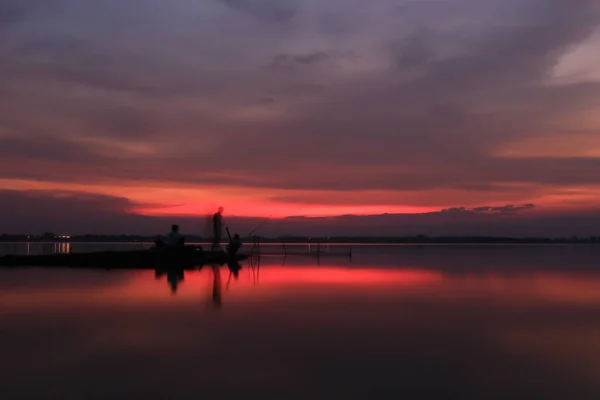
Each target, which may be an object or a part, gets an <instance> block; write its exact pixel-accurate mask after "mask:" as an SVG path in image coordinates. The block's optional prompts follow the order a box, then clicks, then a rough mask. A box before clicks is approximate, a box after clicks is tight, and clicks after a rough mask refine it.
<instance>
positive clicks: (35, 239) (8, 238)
mask: <svg viewBox="0 0 600 400" xmlns="http://www.w3.org/2000/svg"><path fill="white" fill-rule="evenodd" d="M156 239H157V236H135V235H76V236H59V235H51V234H46V235H43V236H34V235H0V243H64V242H68V243H90V244H91V243H115V244H116V243H140V244H152V243H154V241H155V240H156ZM186 240H187V242H188V243H199V244H206V243H209V242H210V239H209V238H204V237H199V236H193V235H188V236H186ZM259 240H260V243H262V244H282V243H285V244H287V245H309V244H314V245H318V244H329V245H331V244H335V245H400V244H600V236H591V237H570V238H512V237H494V236H431V237H430V236H425V235H418V236H402V237H362V236H356V237H344V236H339V237H335V236H331V237H310V238H308V237H297V236H281V237H278V238H263V237H260V238H259ZM223 241H226V238H223ZM243 241H244V242H245V243H252V241H253V238H251V237H247V238H243Z"/></svg>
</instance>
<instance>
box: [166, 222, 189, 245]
mask: <svg viewBox="0 0 600 400" xmlns="http://www.w3.org/2000/svg"><path fill="white" fill-rule="evenodd" d="M166 244H167V246H169V247H179V246H183V245H184V244H185V238H184V237H183V236H181V234H179V225H173V226H171V232H170V233H169V236H168V237H167V243H166Z"/></svg>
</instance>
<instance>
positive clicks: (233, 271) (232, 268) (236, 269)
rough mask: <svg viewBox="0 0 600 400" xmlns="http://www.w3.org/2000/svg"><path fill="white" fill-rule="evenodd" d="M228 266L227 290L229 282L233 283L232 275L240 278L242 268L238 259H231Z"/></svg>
mask: <svg viewBox="0 0 600 400" xmlns="http://www.w3.org/2000/svg"><path fill="white" fill-rule="evenodd" d="M227 268H229V279H228V280H227V290H229V284H230V283H231V277H232V276H233V279H235V280H236V281H237V280H238V279H239V278H240V270H241V269H242V266H241V265H240V263H238V262H237V261H236V260H229V262H228V263H227Z"/></svg>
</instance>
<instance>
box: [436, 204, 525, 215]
mask: <svg viewBox="0 0 600 400" xmlns="http://www.w3.org/2000/svg"><path fill="white" fill-rule="evenodd" d="M534 208H535V205H534V204H523V205H518V206H515V205H511V204H508V205H505V206H500V207H492V206H482V207H475V208H471V209H469V208H466V207H454V208H447V209H444V210H442V212H443V213H453V212H468V213H476V214H515V213H518V212H521V211H526V210H532V209H534Z"/></svg>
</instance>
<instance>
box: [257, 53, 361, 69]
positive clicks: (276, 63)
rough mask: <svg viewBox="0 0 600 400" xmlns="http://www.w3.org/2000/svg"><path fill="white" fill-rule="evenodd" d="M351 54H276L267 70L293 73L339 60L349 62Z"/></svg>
mask: <svg viewBox="0 0 600 400" xmlns="http://www.w3.org/2000/svg"><path fill="white" fill-rule="evenodd" d="M353 56H354V55H353V53H351V52H342V51H336V50H329V51H315V52H312V53H300V54H278V55H276V56H275V57H274V58H273V60H272V61H271V63H269V65H268V68H269V69H272V70H276V71H293V70H294V69H295V68H297V67H302V66H314V65H319V64H324V63H329V62H335V61H339V60H351V59H352V58H353Z"/></svg>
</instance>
